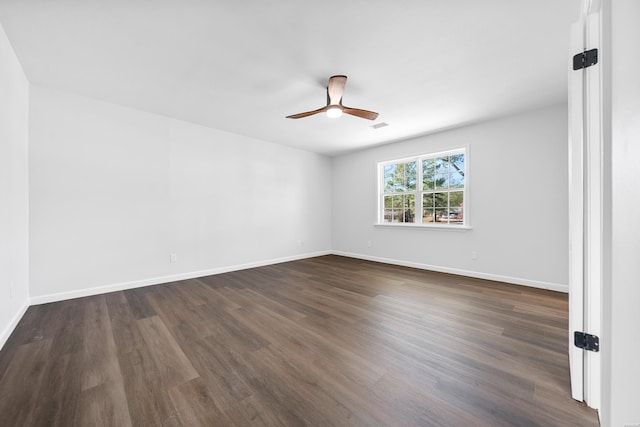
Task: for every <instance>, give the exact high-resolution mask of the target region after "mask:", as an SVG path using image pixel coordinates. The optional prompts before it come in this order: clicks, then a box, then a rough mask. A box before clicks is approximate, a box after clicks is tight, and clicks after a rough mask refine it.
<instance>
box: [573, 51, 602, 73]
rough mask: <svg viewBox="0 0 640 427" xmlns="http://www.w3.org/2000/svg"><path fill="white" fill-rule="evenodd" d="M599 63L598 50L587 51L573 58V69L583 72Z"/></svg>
mask: <svg viewBox="0 0 640 427" xmlns="http://www.w3.org/2000/svg"><path fill="white" fill-rule="evenodd" d="M597 63H598V49H591V50H585V51H584V52H581V53H579V54H577V55H574V56H573V69H574V70H582V69H583V68H587V67H591V66H592V65H595V64H597Z"/></svg>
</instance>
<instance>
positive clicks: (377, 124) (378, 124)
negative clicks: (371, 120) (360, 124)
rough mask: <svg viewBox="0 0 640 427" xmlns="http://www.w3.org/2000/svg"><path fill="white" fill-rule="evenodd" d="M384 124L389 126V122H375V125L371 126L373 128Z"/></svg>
mask: <svg viewBox="0 0 640 427" xmlns="http://www.w3.org/2000/svg"><path fill="white" fill-rule="evenodd" d="M385 126H389V123H386V122H380V123H376V124H375V125H373V126H371V127H372V128H374V129H380V128H383V127H385Z"/></svg>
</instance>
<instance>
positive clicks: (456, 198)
mask: <svg viewBox="0 0 640 427" xmlns="http://www.w3.org/2000/svg"><path fill="white" fill-rule="evenodd" d="M463 197H464V193H463V192H462V191H452V192H451V193H449V206H450V207H451V209H460V210H462V203H463Z"/></svg>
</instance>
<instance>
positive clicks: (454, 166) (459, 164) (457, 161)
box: [449, 154, 464, 173]
mask: <svg viewBox="0 0 640 427" xmlns="http://www.w3.org/2000/svg"><path fill="white" fill-rule="evenodd" d="M449 161H450V162H451V172H453V171H454V170H459V171H462V172H463V173H464V154H452V155H451V156H449Z"/></svg>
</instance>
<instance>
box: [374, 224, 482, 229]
mask: <svg viewBox="0 0 640 427" xmlns="http://www.w3.org/2000/svg"><path fill="white" fill-rule="evenodd" d="M373 226H374V227H380V228H419V229H422V230H438V231H469V230H472V228H471V226H469V225H426V224H406V223H395V224H393V223H376V224H373Z"/></svg>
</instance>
